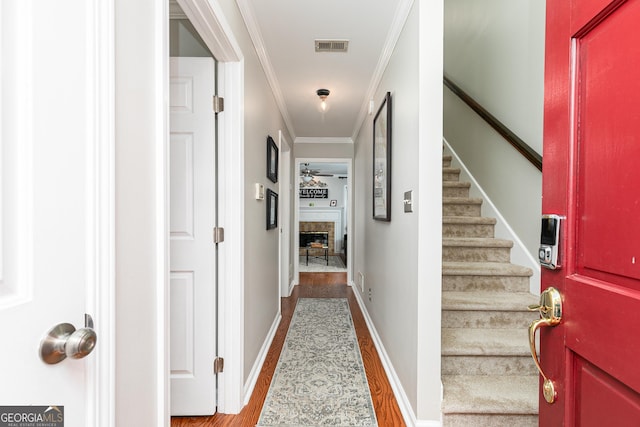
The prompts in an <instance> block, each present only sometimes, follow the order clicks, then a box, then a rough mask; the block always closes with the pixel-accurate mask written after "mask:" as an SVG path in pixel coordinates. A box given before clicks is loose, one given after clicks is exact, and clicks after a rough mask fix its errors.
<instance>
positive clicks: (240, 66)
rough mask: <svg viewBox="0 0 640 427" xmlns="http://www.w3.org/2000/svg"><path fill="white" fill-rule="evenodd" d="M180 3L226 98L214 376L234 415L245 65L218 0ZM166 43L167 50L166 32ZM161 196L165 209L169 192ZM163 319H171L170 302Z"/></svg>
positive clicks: (238, 404)
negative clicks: (218, 366) (219, 369)
mask: <svg viewBox="0 0 640 427" xmlns="http://www.w3.org/2000/svg"><path fill="white" fill-rule="evenodd" d="M178 4H180V6H181V7H182V9H183V10H184V12H185V14H186V15H187V17H188V18H189V20H190V21H191V23H192V24H193V26H194V28H195V29H196V31H197V32H198V34H199V35H200V37H201V38H202V40H203V41H204V42H205V44H206V45H207V47H208V48H209V50H210V51H211V52H212V53H213V55H214V57H215V59H216V60H217V61H218V72H219V75H218V94H219V95H220V96H223V97H224V98H225V111H224V113H222V114H220V115H219V116H218V177H219V182H218V225H219V226H220V227H224V229H225V241H224V243H221V244H220V245H219V246H218V267H219V269H218V355H219V356H221V357H224V359H225V367H224V372H223V373H222V374H220V375H219V376H218V412H221V413H227V414H237V413H239V412H240V410H241V409H242V405H243V389H244V386H243V377H244V375H243V364H244V333H243V331H244V256H243V254H244V198H243V196H244V162H243V158H244V116H243V114H242V111H243V109H244V61H243V55H242V51H241V50H240V47H239V45H238V43H237V42H236V40H235V37H234V35H233V33H232V32H231V30H230V27H229V25H228V24H227V22H226V19H225V18H224V13H223V11H222V8H221V7H220V5H219V4H218V2H217V1H216V0H178ZM166 30H167V31H168V28H166ZM164 40H165V43H166V44H167V46H166V48H167V51H168V40H169V36H168V34H167V33H165V34H164ZM167 90H168V88H165V91H167ZM165 95H166V97H168V93H165ZM166 172H167V171H165V177H164V179H165V182H166V181H168V177H167V176H166ZM165 198H166V199H165V204H166V209H168V202H169V200H168V193H166V195H165ZM167 283H168V280H165V285H166V284H167ZM165 293H166V292H165ZM164 316H165V319H168V317H169V301H165V303H164ZM158 356H159V357H161V356H162V355H158ZM164 357H167V352H166V351H165V355H164ZM159 362H160V361H159ZM164 362H165V363H164V365H168V360H165V361H164ZM166 375H167V376H168V371H167V372H166ZM165 387H168V381H167V382H165ZM165 393H168V390H166V389H165ZM168 410H169V409H168V408H165V411H166V413H167V414H168Z"/></svg>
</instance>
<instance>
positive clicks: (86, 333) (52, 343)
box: [40, 314, 97, 365]
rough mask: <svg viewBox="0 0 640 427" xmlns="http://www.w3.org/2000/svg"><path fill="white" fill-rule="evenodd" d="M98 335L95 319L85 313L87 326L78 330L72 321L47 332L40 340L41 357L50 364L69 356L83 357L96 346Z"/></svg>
mask: <svg viewBox="0 0 640 427" xmlns="http://www.w3.org/2000/svg"><path fill="white" fill-rule="evenodd" d="M96 341H97V335H96V331H95V330H94V329H93V320H92V319H91V316H89V315H88V314H87V315H85V327H84V328H81V329H78V330H76V328H75V327H74V326H73V325H72V324H70V323H60V324H58V325H56V326H54V327H53V328H51V329H50V330H49V332H47V335H46V336H45V337H44V338H43V339H42V341H41V342H40V358H41V359H42V361H43V362H44V363H46V364H49V365H54V364H56V363H60V362H62V361H63V360H64V359H66V358H67V357H70V358H72V359H82V358H83V357H85V356H87V355H88V354H90V353H91V352H92V351H93V349H94V348H95V346H96Z"/></svg>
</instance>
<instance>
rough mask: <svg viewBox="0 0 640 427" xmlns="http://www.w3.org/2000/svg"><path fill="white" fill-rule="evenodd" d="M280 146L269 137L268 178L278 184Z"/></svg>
mask: <svg viewBox="0 0 640 427" xmlns="http://www.w3.org/2000/svg"><path fill="white" fill-rule="evenodd" d="M278 154H279V153H278V146H277V145H276V143H275V141H274V140H273V138H271V136H267V178H269V179H270V180H271V181H272V182H274V183H276V182H278Z"/></svg>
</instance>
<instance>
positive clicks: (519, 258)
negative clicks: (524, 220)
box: [442, 138, 540, 295]
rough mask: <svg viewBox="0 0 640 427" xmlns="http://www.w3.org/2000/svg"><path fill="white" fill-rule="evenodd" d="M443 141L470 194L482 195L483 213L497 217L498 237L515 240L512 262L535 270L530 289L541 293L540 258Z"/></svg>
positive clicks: (535, 292)
mask: <svg viewBox="0 0 640 427" xmlns="http://www.w3.org/2000/svg"><path fill="white" fill-rule="evenodd" d="M442 141H443V144H444V147H445V152H446V153H448V154H451V156H452V157H453V161H452V164H453V165H455V167H459V168H460V178H461V179H460V180H461V181H463V180H464V181H469V182H470V183H471V189H470V194H471V195H472V196H477V197H482V199H483V203H482V211H483V215H484V216H487V217H491V218H495V219H496V221H497V223H496V229H495V230H496V237H499V238H503V239H508V240H511V241H512V242H513V248H512V249H511V262H513V263H514V264H518V265H523V266H525V267H529V268H530V269H531V270H533V276H531V279H530V280H529V284H530V285H529V291H530V292H531V293H532V294H534V295H539V294H540V264H538V260H536V259H535V258H534V257H533V256H532V255H531V253H530V252H529V251H528V250H527V248H526V247H525V245H524V243H522V240H520V238H519V237H518V235H517V234H516V233H515V231H513V228H511V226H510V225H509V223H508V222H507V220H506V219H505V218H504V217H503V216H502V214H501V213H500V211H498V208H497V207H496V205H495V204H494V203H493V202H492V201H491V199H490V198H489V196H488V195H487V193H485V191H484V190H483V188H482V187H481V186H480V184H479V183H478V181H476V179H475V178H474V177H473V175H471V172H469V169H467V167H466V166H465V165H464V163H462V161H461V160H460V157H458V154H457V153H456V152H455V151H454V149H453V148H451V145H450V144H449V142H448V141H447V140H446V138H442ZM474 193H475V194H474Z"/></svg>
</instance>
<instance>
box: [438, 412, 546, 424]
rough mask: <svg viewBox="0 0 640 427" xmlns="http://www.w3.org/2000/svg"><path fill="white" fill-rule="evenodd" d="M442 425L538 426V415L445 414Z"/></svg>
mask: <svg viewBox="0 0 640 427" xmlns="http://www.w3.org/2000/svg"><path fill="white" fill-rule="evenodd" d="M442 425H443V426H444V427H538V415H537V414H536V415H504V414H490V415H485V414H445V416H444V419H443V424H442Z"/></svg>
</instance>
